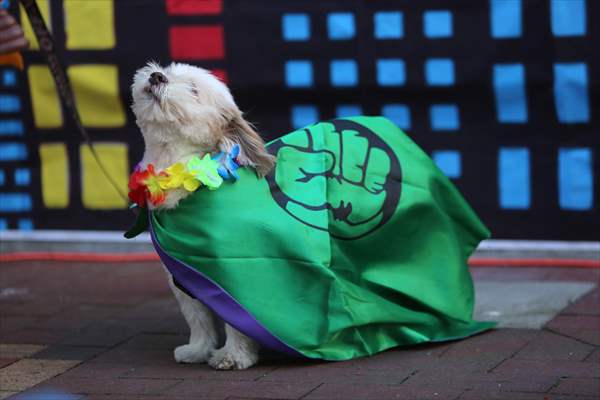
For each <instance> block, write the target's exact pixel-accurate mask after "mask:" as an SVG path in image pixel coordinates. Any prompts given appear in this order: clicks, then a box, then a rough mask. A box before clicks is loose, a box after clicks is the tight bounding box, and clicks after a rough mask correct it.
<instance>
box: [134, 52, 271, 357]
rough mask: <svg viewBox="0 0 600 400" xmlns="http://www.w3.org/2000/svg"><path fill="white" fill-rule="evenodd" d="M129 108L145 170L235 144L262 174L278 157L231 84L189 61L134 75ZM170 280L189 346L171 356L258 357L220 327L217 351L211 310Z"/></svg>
mask: <svg viewBox="0 0 600 400" xmlns="http://www.w3.org/2000/svg"><path fill="white" fill-rule="evenodd" d="M131 89H132V95H133V105H132V109H133V112H134V114H135V116H136V122H137V124H138V126H139V127H140V129H141V131H142V134H143V136H144V142H145V151H144V157H143V159H142V161H141V163H140V166H141V167H142V168H145V167H146V166H147V165H148V164H153V165H154V167H155V168H156V169H157V170H163V169H165V168H167V167H168V166H170V165H172V164H174V163H176V162H182V163H184V164H185V163H187V161H188V160H189V159H191V158H192V157H194V156H200V157H202V156H203V155H204V154H206V153H211V152H218V151H230V150H231V148H232V147H233V146H235V145H236V144H238V145H239V146H240V155H239V157H238V161H239V162H240V164H242V165H247V166H251V167H253V168H254V169H255V170H256V173H257V174H258V175H259V176H260V177H262V176H264V175H265V174H267V173H268V172H269V171H270V170H271V169H272V168H273V166H274V162H275V159H274V157H273V156H271V155H270V154H269V153H267V152H266V150H265V148H264V142H263V141H262V139H261V138H260V136H259V135H258V133H256V131H255V130H254V129H252V127H251V126H250V124H248V122H246V121H245V120H244V118H243V116H242V113H241V111H240V110H239V109H238V107H237V106H236V104H235V102H234V100H233V97H232V96H231V93H230V92H229V89H228V88H227V86H225V84H223V83H222V82H221V81H219V80H218V79H217V78H215V77H214V76H213V75H212V74H211V73H210V72H208V71H206V70H204V69H202V68H198V67H194V66H191V65H187V64H179V63H173V64H171V65H169V66H168V67H165V68H163V67H161V66H159V65H158V64H156V63H149V64H148V65H147V66H145V67H144V68H141V69H140V70H138V71H137V72H136V74H135V77H134V80H133V85H132V87H131ZM187 194H189V192H187V191H185V190H184V189H178V190H174V191H170V192H169V193H168V194H167V198H166V199H165V202H164V203H163V204H161V205H160V207H164V208H173V207H176V206H177V204H178V203H179V201H180V200H181V199H183V198H184V197H185V196H187ZM169 285H170V286H171V289H172V290H173V293H174V294H175V298H176V299H177V301H178V302H179V306H180V308H181V312H182V313H183V316H184V317H185V319H186V321H187V323H188V325H189V326H190V341H189V344H186V345H183V346H179V347H177V348H176V349H175V352H174V353H175V360H176V361H177V362H183V363H202V362H208V364H209V365H210V366H211V367H213V368H215V369H245V368H248V367H250V366H252V365H254V364H255V363H256V362H257V361H258V347H259V346H258V344H257V343H256V342H255V341H253V340H252V339H250V338H248V337H247V336H245V335H243V334H242V333H240V332H239V331H237V330H236V329H234V328H233V327H231V326H230V325H228V324H226V325H225V333H226V340H225V345H224V346H223V347H222V348H220V349H217V348H216V346H217V342H218V337H217V336H218V335H217V330H216V326H215V321H214V316H213V315H212V312H211V311H210V310H209V309H208V308H207V307H206V306H205V305H203V304H202V303H201V302H199V301H198V300H196V299H193V298H191V297H189V296H188V295H187V294H185V293H184V292H183V291H181V290H180V289H178V288H177V287H176V286H175V284H174V283H173V280H172V278H171V276H170V274H169Z"/></svg>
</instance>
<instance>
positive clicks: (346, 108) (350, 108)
mask: <svg viewBox="0 0 600 400" xmlns="http://www.w3.org/2000/svg"><path fill="white" fill-rule="evenodd" d="M335 113H336V115H337V117H338V118H344V117H356V116H357V115H362V108H361V107H360V106H359V105H356V104H340V105H339V106H337V108H336V112H335Z"/></svg>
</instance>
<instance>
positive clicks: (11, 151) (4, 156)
mask: <svg viewBox="0 0 600 400" xmlns="http://www.w3.org/2000/svg"><path fill="white" fill-rule="evenodd" d="M27 156H28V154H27V146H25V144H23V143H13V142H5V143H0V161H21V160H26V159H27Z"/></svg>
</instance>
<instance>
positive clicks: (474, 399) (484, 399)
mask: <svg viewBox="0 0 600 400" xmlns="http://www.w3.org/2000/svg"><path fill="white" fill-rule="evenodd" d="M567 399H570V400H592V399H591V398H589V397H586V398H580V397H571V396H563V395H556V394H545V393H525V392H501V391H489V390H469V391H467V392H465V393H463V394H462V395H461V396H460V400H567ZM595 400H597V399H595Z"/></svg>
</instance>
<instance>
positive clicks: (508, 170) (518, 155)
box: [498, 147, 531, 210]
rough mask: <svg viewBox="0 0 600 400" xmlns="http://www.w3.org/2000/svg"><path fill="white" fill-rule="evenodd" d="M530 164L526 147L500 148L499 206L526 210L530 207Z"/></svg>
mask: <svg viewBox="0 0 600 400" xmlns="http://www.w3.org/2000/svg"><path fill="white" fill-rule="evenodd" d="M530 164H531V163H530V157H529V149H528V148H526V147H501V148H500V151H499V154H498V194H499V202H500V207H501V208H504V209H514V210H526V209H528V208H529V207H531V172H530Z"/></svg>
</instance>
